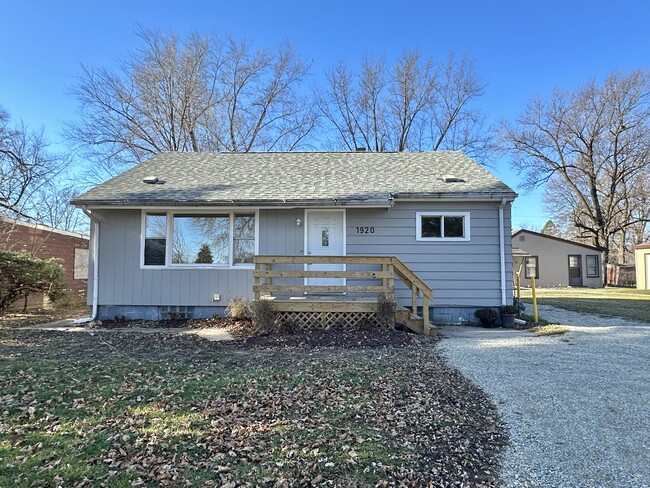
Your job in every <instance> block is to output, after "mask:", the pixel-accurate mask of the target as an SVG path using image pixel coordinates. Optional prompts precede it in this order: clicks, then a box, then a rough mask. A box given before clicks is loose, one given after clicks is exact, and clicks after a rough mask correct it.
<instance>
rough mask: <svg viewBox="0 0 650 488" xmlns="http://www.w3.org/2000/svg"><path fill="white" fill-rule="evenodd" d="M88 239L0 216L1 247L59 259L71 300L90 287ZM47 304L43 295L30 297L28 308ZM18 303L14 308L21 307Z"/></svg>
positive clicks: (35, 255)
mask: <svg viewBox="0 0 650 488" xmlns="http://www.w3.org/2000/svg"><path fill="white" fill-rule="evenodd" d="M88 241H89V237H88V236H86V235H83V234H77V233H74V232H67V231H64V230H59V229H54V228H52V227H48V226H45V225H40V224H32V223H27V222H20V221H15V220H10V219H6V218H0V249H2V250H4V251H15V252H19V251H23V252H27V253H29V254H31V255H32V256H34V257H37V258H41V259H48V258H58V259H60V260H61V266H62V267H63V269H64V270H65V273H64V275H63V282H64V283H65V285H66V289H67V290H68V296H69V297H70V298H72V299H75V298H79V299H84V298H85V297H86V290H87V288H88ZM44 305H47V298H46V297H45V296H44V295H38V296H30V297H29V299H28V307H38V308H40V307H43V306H44ZM22 307H24V302H17V303H15V304H14V306H13V307H12V308H22Z"/></svg>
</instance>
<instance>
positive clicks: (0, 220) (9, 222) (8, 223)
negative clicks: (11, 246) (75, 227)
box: [0, 217, 90, 240]
mask: <svg viewBox="0 0 650 488" xmlns="http://www.w3.org/2000/svg"><path fill="white" fill-rule="evenodd" d="M14 225H20V226H21V227H29V228H30V229H38V230H42V231H44V232H49V233H53V234H60V235H62V236H68V237H77V238H79V239H85V240H89V239H90V236H88V235H87V234H80V233H78V232H70V231H67V230H61V229H57V228H55V227H50V226H48V225H43V224H37V223H33V222H23V221H21V220H14V219H10V218H7V217H0V226H3V227H4V229H5V230H8V229H10V228H11V227H12V226H14Z"/></svg>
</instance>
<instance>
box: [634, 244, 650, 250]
mask: <svg viewBox="0 0 650 488" xmlns="http://www.w3.org/2000/svg"><path fill="white" fill-rule="evenodd" d="M634 249H650V242H645V243H643V244H637V245H636V246H634Z"/></svg>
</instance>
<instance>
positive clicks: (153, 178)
mask: <svg viewBox="0 0 650 488" xmlns="http://www.w3.org/2000/svg"><path fill="white" fill-rule="evenodd" d="M142 182H143V183H147V184H148V185H156V184H158V183H162V181H161V180H160V179H159V178H158V177H157V176H147V177H145V178H142Z"/></svg>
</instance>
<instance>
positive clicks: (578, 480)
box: [441, 306, 650, 488]
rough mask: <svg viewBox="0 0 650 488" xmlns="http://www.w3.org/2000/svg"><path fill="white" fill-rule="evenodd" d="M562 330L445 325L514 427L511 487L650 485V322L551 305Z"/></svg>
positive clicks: (466, 366)
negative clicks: (538, 332)
mask: <svg viewBox="0 0 650 488" xmlns="http://www.w3.org/2000/svg"><path fill="white" fill-rule="evenodd" d="M540 316H541V317H543V318H545V319H547V320H551V321H556V322H558V323H560V324H563V325H569V326H570V327H569V329H570V332H568V333H567V334H564V335H561V336H550V337H534V336H532V335H531V334H530V333H527V332H520V331H504V330H496V331H486V330H484V329H473V328H472V329H471V328H467V327H465V328H461V327H443V328H442V330H441V334H442V336H443V337H445V339H444V340H443V341H442V342H441V348H442V350H443V352H444V354H445V356H446V357H447V359H448V360H449V362H450V363H451V364H452V365H454V366H456V367H457V368H459V369H460V370H461V371H462V373H463V374H464V375H465V376H467V377H468V378H470V379H472V380H473V381H474V382H475V383H476V384H477V385H479V386H480V387H481V388H483V389H484V390H485V391H486V392H487V393H488V394H489V395H490V396H491V397H492V399H493V400H494V401H495V403H496V404H497V406H498V407H499V410H500V412H501V414H502V416H503V419H504V420H505V421H506V423H507V424H508V426H509V428H510V433H511V436H512V440H511V445H510V446H509V448H508V449H507V451H506V454H505V458H504V462H503V471H502V480H503V483H504V485H505V486H509V487H538V486H539V487H616V488H618V487H628V486H629V487H650V324H640V323H637V322H628V321H625V320H622V319H605V318H603V317H599V316H589V315H585V314H577V313H571V312H566V311H563V310H559V309H555V308H553V307H548V306H544V307H541V308H540Z"/></svg>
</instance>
